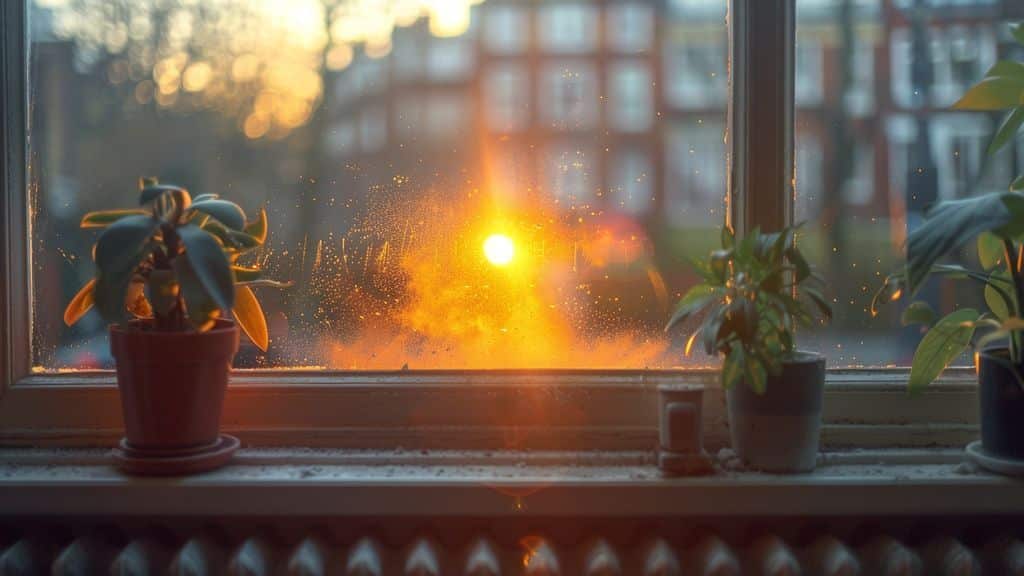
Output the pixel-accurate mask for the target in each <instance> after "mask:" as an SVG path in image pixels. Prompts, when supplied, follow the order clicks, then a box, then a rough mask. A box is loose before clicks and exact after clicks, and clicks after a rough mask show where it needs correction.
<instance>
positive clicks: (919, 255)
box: [871, 24, 1024, 392]
mask: <svg viewBox="0 0 1024 576" xmlns="http://www.w3.org/2000/svg"><path fill="white" fill-rule="evenodd" d="M1010 31H1011V33H1012V36H1013V38H1014V39H1015V40H1016V42H1017V43H1019V44H1021V45H1022V46H1024V25H1022V24H1015V25H1012V26H1010ZM953 108H955V109H957V110H973V111H985V112H997V111H1005V114H1004V117H1003V119H1002V122H1001V123H1000V124H999V127H998V129H997V130H996V133H995V136H994V137H993V138H992V141H991V143H990V144H989V147H988V154H989V155H992V154H995V153H997V152H998V151H1000V150H1001V149H1003V148H1004V147H1005V146H1006V145H1007V144H1008V143H1009V142H1011V141H1012V140H1013V139H1014V137H1015V136H1016V135H1017V133H1018V132H1019V131H1020V127H1021V125H1022V124H1024V63H1022V62H1017V61H1014V60H1001V61H999V62H997V63H996V64H995V65H993V66H992V68H991V69H990V70H989V71H988V73H987V74H985V77H984V78H982V79H981V81H979V82H978V83H977V84H975V85H974V86H972V87H971V88H970V89H968V91H967V92H966V93H965V94H964V96H963V98H961V99H960V100H959V101H957V102H956V103H955V104H954V105H953ZM971 240H975V241H976V242H977V253H978V263H979V267H977V268H968V267H965V266H962V265H958V264H950V263H945V262H940V260H941V259H942V258H944V257H945V256H947V255H949V254H951V253H953V252H955V251H957V250H959V249H961V248H962V247H963V246H964V244H966V243H967V242H970V241H971ZM1022 267H1024V175H1020V176H1018V177H1017V178H1016V179H1014V180H1013V181H1012V183H1011V184H1010V185H1009V188H1008V189H1007V190H1005V191H995V192H990V193H987V194H983V195H979V196H974V197H971V198H964V199H960V200H950V201H945V202H940V203H938V204H936V205H935V206H934V207H932V208H931V209H930V210H929V211H928V212H927V213H926V214H925V220H924V222H923V223H922V224H921V225H920V226H919V227H918V228H917V229H915V230H914V231H913V232H911V233H910V235H909V236H908V237H907V263H906V267H905V268H904V269H903V270H900V271H898V272H896V273H895V274H892V275H890V276H889V277H888V278H886V280H885V283H884V284H883V285H882V287H881V288H880V289H879V290H878V292H877V293H876V294H875V298H874V301H873V302H872V304H871V313H872V315H874V314H877V311H878V308H879V305H880V304H882V303H885V302H890V301H895V300H898V299H900V297H901V296H903V295H905V294H909V295H910V296H915V295H917V293H918V291H919V290H920V288H921V287H922V286H923V285H924V284H925V282H926V281H927V279H928V278H929V277H930V276H933V275H934V276H939V277H945V278H951V279H956V280H970V281H973V282H977V283H978V285H979V287H981V288H983V291H984V296H985V303H986V306H987V307H988V311H978V310H976V309H973V308H959V309H956V310H953V311H952V312H950V313H949V314H947V315H946V316H944V317H942V318H938V314H937V313H936V312H935V311H934V310H933V309H932V308H931V306H929V305H928V304H927V303H926V302H923V301H915V302H912V303H911V304H910V305H909V306H907V308H906V309H905V310H904V312H903V315H902V322H903V324H904V325H914V324H921V325H923V326H924V327H925V328H926V329H927V332H926V333H925V335H924V337H923V338H922V339H921V342H920V344H918V347H917V350H916V351H915V352H914V359H913V362H912V364H911V370H910V380H909V384H908V385H909V389H910V391H911V392H918V391H920V390H921V389H923V388H924V387H925V386H927V385H928V384H929V383H931V382H933V381H934V380H935V379H936V378H938V376H939V374H941V373H942V371H943V370H944V369H945V368H946V366H948V365H949V364H950V363H951V362H953V361H954V360H955V359H956V358H957V357H959V356H960V355H961V354H963V353H964V352H965V351H966V350H967V349H968V348H970V347H971V345H972V344H973V345H974V346H975V348H977V349H978V350H983V349H985V348H986V347H987V346H988V345H990V344H992V343H994V342H996V341H1000V340H1005V341H1006V342H1007V348H1008V351H1007V354H1008V355H1007V358H1005V359H1000V358H993V359H994V360H996V361H1004V362H1008V363H1009V365H1010V367H1012V371H1013V373H1014V374H1016V375H1017V378H1018V381H1021V382H1022V384H1024V379H1022V375H1024V374H1022V367H1024V320H1022V316H1024V310H1022V309H1021V306H1022V303H1024V272H1022ZM979 330H984V331H986V333H985V334H984V335H982V336H980V337H977V338H976V336H978V331H979Z"/></svg>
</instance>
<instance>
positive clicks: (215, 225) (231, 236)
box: [202, 218, 260, 252]
mask: <svg viewBox="0 0 1024 576" xmlns="http://www.w3.org/2000/svg"><path fill="white" fill-rule="evenodd" d="M202 229H203V230H205V231H206V232H209V233H210V234H213V235H214V236H216V237H217V238H218V239H219V240H220V241H221V243H222V244H224V245H225V246H228V247H230V248H233V249H235V250H238V251H240V252H246V251H248V250H252V249H253V248H258V247H259V246H260V242H259V240H257V239H256V238H253V237H252V236H250V235H248V234H246V233H245V232H239V231H238V230H232V229H230V228H228V227H227V226H224V225H223V224H221V223H220V222H219V221H218V220H214V219H212V218H210V219H207V220H206V221H205V222H203V225H202Z"/></svg>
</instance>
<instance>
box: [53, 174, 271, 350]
mask: <svg viewBox="0 0 1024 576" xmlns="http://www.w3.org/2000/svg"><path fill="white" fill-rule="evenodd" d="M139 189H140V194H139V205H140V206H141V208H138V209H125V210H104V211H99V212H90V213H88V214H86V215H85V216H83V217H82V221H81V227H82V228H83V229H101V230H102V233H101V234H100V236H99V239H98V240H97V242H96V244H95V245H94V246H93V259H94V260H95V263H96V276H95V278H93V279H92V280H90V281H89V282H88V283H87V284H86V285H85V286H84V287H83V288H82V289H81V290H80V291H79V292H78V294H76V295H75V297H74V298H73V299H72V300H71V302H70V303H69V304H68V306H67V309H65V311H64V322H65V323H66V324H67V325H68V326H71V325H72V324H74V323H76V322H78V320H80V319H81V318H82V317H83V316H84V315H85V314H86V312H88V311H89V310H90V309H91V308H93V307H94V306H95V308H96V309H97V311H98V312H99V313H100V315H101V316H102V317H103V319H104V320H105V321H107V322H108V323H124V322H126V321H128V320H129V319H130V318H132V317H134V318H137V319H141V320H142V321H141V322H135V323H133V325H135V326H137V327H139V328H140V329H147V330H155V331H164V332H182V331H199V332H203V331H206V330H209V329H210V328H212V327H213V326H214V325H215V324H216V320H217V318H219V317H220V316H221V314H223V313H225V312H227V311H230V312H231V313H233V314H234V317H235V319H236V320H237V322H238V325H239V327H240V328H241V329H242V331H243V332H245V334H246V335H247V336H248V337H249V339H251V340H252V342H253V343H254V344H255V345H256V346H257V347H258V348H259V349H261V350H264V351H265V350H266V349H267V344H268V333H267V323H266V318H265V316H264V314H263V309H262V307H261V306H260V303H259V300H257V299H256V295H255V294H254V293H253V290H252V289H253V288H254V287H257V286H273V287H283V286H286V284H282V283H280V282H275V281H272V280H267V279H264V278H263V277H262V272H261V270H260V269H259V268H258V267H254V266H243V265H241V264H239V259H240V258H241V257H242V256H243V255H244V254H245V253H247V252H249V251H251V250H253V249H255V248H258V247H259V246H261V245H263V243H264V242H265V241H266V238H267V213H266V210H264V209H260V212H259V215H258V217H257V218H256V219H255V220H252V221H247V220H246V217H245V212H243V211H242V209H241V208H240V207H239V206H238V205H237V204H235V203H233V202H230V201H227V200H223V199H221V198H219V197H218V195H216V194H201V195H199V196H196V197H195V198H192V197H191V196H190V195H189V193H188V191H187V190H185V189H184V188H180V187H178V186H170V185H165V184H159V183H158V182H157V180H156V179H155V178H144V179H141V180H140V181H139Z"/></svg>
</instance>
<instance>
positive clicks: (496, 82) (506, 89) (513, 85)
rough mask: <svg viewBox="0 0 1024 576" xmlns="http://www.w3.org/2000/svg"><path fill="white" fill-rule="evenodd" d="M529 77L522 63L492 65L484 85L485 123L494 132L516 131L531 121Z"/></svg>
mask: <svg viewBox="0 0 1024 576" xmlns="http://www.w3.org/2000/svg"><path fill="white" fill-rule="evenodd" d="M529 86H530V80H529V75H528V74H527V69H526V67H525V66H524V65H522V64H515V63H501V64H495V65H493V66H492V67H491V68H490V69H488V70H487V76H486V79H485V84H484V94H485V103H486V104H485V105H486V107H487V108H486V111H487V123H488V126H489V127H490V128H491V129H492V130H494V131H497V132H510V131H519V130H523V129H524V128H526V126H527V123H528V122H529V121H530V91H529Z"/></svg>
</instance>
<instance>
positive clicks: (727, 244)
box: [721, 226, 736, 250]
mask: <svg viewBox="0 0 1024 576" xmlns="http://www.w3.org/2000/svg"><path fill="white" fill-rule="evenodd" d="M721 236H722V248H725V249H726V250H728V249H729V248H732V247H733V246H735V245H736V232H735V231H734V230H733V229H732V227H731V226H722V233H721Z"/></svg>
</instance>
